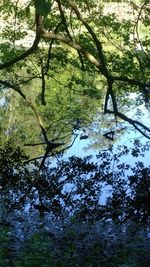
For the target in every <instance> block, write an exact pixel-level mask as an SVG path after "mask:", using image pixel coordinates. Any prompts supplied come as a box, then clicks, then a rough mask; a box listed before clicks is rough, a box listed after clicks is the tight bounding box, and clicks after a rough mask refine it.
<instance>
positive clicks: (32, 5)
mask: <svg viewBox="0 0 150 267" xmlns="http://www.w3.org/2000/svg"><path fill="white" fill-rule="evenodd" d="M0 12H1V18H2V22H1V40H0V55H1V63H0V70H1V76H0V78H1V79H0V85H1V92H2V95H3V103H5V106H6V109H7V115H6V112H5V115H6V117H7V118H8V119H6V117H5V119H4V121H5V125H4V126H3V131H4V133H6V132H7V131H8V132H9V134H7V135H8V136H9V137H10V133H12V132H15V130H14V128H15V127H17V126H14V125H13V126H12V127H8V125H9V123H10V121H11V118H10V116H9V115H8V108H7V107H8V104H7V103H8V102H9V101H11V102H12V104H11V108H10V109H11V110H14V109H15V110H14V112H15V111H16V110H17V113H18V112H19V114H23V117H22V122H23V123H22V126H21V134H20V136H22V140H21V142H24V141H25V142H27V143H39V142H41V141H42V142H45V143H46V144H48V142H49V141H50V140H53V139H58V136H59V137H60V132H62V128H64V127H66V126H64V125H65V124H66V125H67V128H68V132H69V131H70V132H71V133H72V130H73V129H74V128H75V125H77V124H78V122H79V121H80V122H83V121H87V123H90V120H92V119H93V117H92V114H94V113H95V112H96V109H94V107H95V108H96V107H97V106H98V105H99V106H100V107H102V106H103V112H104V114H109V115H110V116H114V118H115V120H116V123H117V121H122V120H123V121H127V122H128V123H129V124H131V125H132V126H133V127H134V128H135V129H136V130H137V131H139V132H140V133H141V134H142V135H144V136H145V137H147V138H148V139H149V138H150V129H149V127H148V125H145V124H144V123H143V122H141V121H138V120H136V119H134V118H132V117H129V116H128V115H127V114H126V107H127V105H129V104H130V102H131V101H130V93H131V92H136V93H137V94H138V96H139V97H138V99H139V102H140V103H144V104H145V106H146V108H148V109H149V90H150V83H149V78H148V76H149V48H148V43H149V38H150V37H149V30H148V29H149V5H148V1H144V2H141V3H140V2H138V3H136V1H127V2H125V3H122V2H121V1H119V2H118V3H112V2H108V1H105V2H104V1H99V2H98V3H97V1H71V0H66V1H47V0H40V1H36V0H35V1H1V6H0ZM8 89H9V90H8ZM76 92H78V93H79V94H80V97H79V98H78V97H77V95H76ZM17 94H19V95H20V96H19V97H20V98H19V100H18V101H19V102H16V101H13V97H15V99H16V95H17ZM21 98H22V100H21ZM92 99H93V102H91V100H92ZM94 100H95V101H94ZM7 101H8V102H7ZM11 102H10V103H11ZM14 102H15V103H17V107H15V108H13V107H14V105H15V104H14ZM57 104H59V105H57ZM90 104H91V106H90ZM20 107H24V108H23V110H22V109H21V108H20ZM27 107H29V108H28V109H27ZM70 107H71V108H70ZM29 109H30V111H29ZM54 110H55V113H54ZM88 110H90V111H88ZM91 110H92V114H91ZM3 112H4V111H3ZM84 112H85V113H84ZM87 112H88V113H89V114H90V115H91V118H90V116H86V114H87ZM14 117H15V116H14ZM69 118H72V119H69ZM17 120H18V119H16V121H15V123H14V124H15V125H18V128H19V125H20V124H21V122H19V121H17ZM6 121H7V123H6ZM26 121H27V123H26ZM60 121H61V122H63V123H60ZM56 122H58V123H56ZM64 123H65V124H64ZM56 125H57V127H56ZM13 127H14V128H13ZM28 127H29V129H30V131H31V132H32V134H31V133H30V134H29V132H27V133H26V129H28ZM32 128H33V130H32ZM56 128H57V131H56ZM34 129H37V130H34ZM16 131H18V129H17V130H16ZM27 136H28V138H27ZM31 136H32V137H31ZM33 136H34V137H33ZM61 137H62V136H61ZM14 138H16V137H14ZM35 139H36V142H35ZM67 142H68V141H67Z"/></svg>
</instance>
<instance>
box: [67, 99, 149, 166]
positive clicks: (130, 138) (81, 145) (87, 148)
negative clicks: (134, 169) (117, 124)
mask: <svg viewBox="0 0 150 267" xmlns="http://www.w3.org/2000/svg"><path fill="white" fill-rule="evenodd" d="M134 96H135V94H131V99H132V98H134ZM141 113H142V114H141ZM126 115H127V116H129V117H130V118H132V119H135V120H138V121H140V122H142V123H143V124H145V125H146V126H147V127H150V114H149V112H148V110H147V109H146V108H145V106H144V104H142V105H139V106H138V107H137V108H134V109H132V110H130V111H129V112H127V113H126ZM141 118H142V119H141ZM124 125H125V126H126V127H128V128H127V131H126V132H125V133H123V134H122V135H121V138H118V140H117V141H116V142H115V143H114V144H113V142H111V141H109V140H108V142H107V147H106V144H105V147H104V148H101V149H96V148H93V147H92V146H91V142H93V141H92V140H90V137H89V138H87V139H85V140H80V136H78V137H77V139H76V141H75V142H74V145H73V146H72V147H71V148H70V149H68V150H67V151H66V153H65V155H64V158H65V159H67V158H68V157H71V156H73V155H75V156H78V157H85V156H88V155H92V156H93V158H95V155H96V154H98V152H99V151H101V152H102V151H103V149H104V150H106V149H107V148H108V147H109V145H111V144H113V147H114V152H115V151H116V150H117V146H118V145H119V146H120V145H122V146H123V145H126V146H127V147H128V148H132V147H133V142H134V140H135V139H138V140H140V142H141V143H142V144H143V145H144V144H146V142H148V145H149V146H150V141H149V139H147V138H146V137H144V136H142V135H141V134H140V133H139V132H138V131H137V130H135V129H134V127H133V126H132V125H130V124H129V123H127V122H125V123H124ZM103 138H104V137H103ZM103 138H102V140H103ZM149 153H150V152H149V151H145V153H144V157H142V156H138V158H136V157H133V156H132V155H130V154H128V155H125V156H122V157H121V161H123V162H126V163H130V164H131V165H134V163H135V162H136V161H142V162H144V163H145V165H149V163H150V161H149Z"/></svg>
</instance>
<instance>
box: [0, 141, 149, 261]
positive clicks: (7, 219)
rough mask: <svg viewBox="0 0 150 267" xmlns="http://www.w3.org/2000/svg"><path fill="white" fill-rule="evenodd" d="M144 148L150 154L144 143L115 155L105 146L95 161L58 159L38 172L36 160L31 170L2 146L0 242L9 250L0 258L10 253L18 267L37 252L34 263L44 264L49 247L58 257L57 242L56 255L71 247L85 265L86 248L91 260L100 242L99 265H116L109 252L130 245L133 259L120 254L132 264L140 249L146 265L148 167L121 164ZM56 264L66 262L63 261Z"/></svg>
mask: <svg viewBox="0 0 150 267" xmlns="http://www.w3.org/2000/svg"><path fill="white" fill-rule="evenodd" d="M146 150H147V151H149V146H148V144H147V145H145V147H143V146H140V142H139V141H137V142H135V145H134V148H132V149H131V150H130V149H128V148H127V147H125V146H124V147H122V148H121V147H119V148H118V151H119V152H117V153H114V152H113V149H112V148H111V147H110V149H108V150H107V151H105V152H101V153H100V154H99V155H97V162H96V163H95V162H93V161H92V157H91V156H89V157H86V158H84V159H81V158H78V157H71V158H70V159H69V160H68V161H64V160H63V159H62V158H60V160H58V162H57V164H56V166H55V167H50V166H49V167H47V166H44V167H43V169H42V172H38V174H37V169H38V168H39V167H38V166H39V163H37V162H35V164H33V165H32V168H31V167H30V166H28V165H26V164H24V162H25V161H27V160H28V159H27V157H26V156H24V155H23V154H22V152H21V150H20V149H19V148H18V149H16V150H14V149H13V148H12V147H11V146H10V144H8V145H7V146H6V147H5V149H4V150H1V151H0V152H1V159H0V173H1V176H0V187H1V216H0V228H1V230H2V231H1V236H0V239H1V240H3V248H4V247H5V245H6V246H7V247H8V248H9V249H7V251H4V252H3V254H2V256H1V258H2V259H4V258H6V259H7V260H8V255H9V254H10V257H9V260H8V262H9V261H12V262H15V261H17V259H18V260H19V261H21V262H22V265H21V266H24V265H23V264H24V263H23V261H24V257H23V256H22V255H23V254H24V255H30V257H29V259H28V261H29V264H30V265H29V266H32V263H31V262H30V260H31V259H32V258H33V260H34V261H36V257H37V256H36V253H37V254H38V253H39V254H38V255H39V256H38V261H39V260H40V259H41V257H44V261H45V260H46V259H48V261H50V258H49V257H51V256H50V255H51V254H49V253H48V252H47V253H48V254H47V255H49V256H46V254H45V252H44V251H45V249H46V251H49V246H52V247H53V246H55V253H56V254H55V255H57V257H58V255H59V243H60V244H61V246H62V251H63V252H62V253H64V251H65V248H66V249H68V248H69V244H70V246H75V247H74V249H73V251H76V249H77V251H76V253H77V254H78V255H80V254H81V261H85V262H86V259H85V253H87V250H88V247H90V251H89V254H88V255H89V256H90V257H92V253H94V255H95V253H96V251H97V250H98V251H97V253H98V254H96V255H97V257H98V259H99V256H98V255H101V252H100V250H99V249H100V244H101V246H102V247H103V250H104V251H105V255H103V256H102V255H101V259H103V260H105V262H106V264H105V266H110V265H108V263H107V262H109V264H110V260H112V259H113V260H114V253H123V255H125V254H126V252H127V251H128V249H131V247H132V246H135V247H134V248H133V249H132V255H130V253H129V254H128V253H127V255H128V256H126V257H127V258H130V260H133V261H134V262H135V261H136V262H138V261H139V259H140V260H141V257H142V255H141V254H139V253H137V249H140V246H141V245H142V251H143V253H144V255H145V261H146V263H147V262H148V260H149V257H148V252H147V246H149V245H148V244H149V243H148V242H149V238H148V233H149V230H148V225H149V219H150V204H149V203H150V202H149V200H150V168H149V167H145V166H144V164H143V163H142V162H138V161H137V162H136V164H135V166H130V164H127V163H124V162H122V161H121V157H124V156H126V157H127V156H128V154H131V155H133V157H135V158H137V159H138V157H139V156H141V155H143V156H144V153H145V151H146ZM114 161H115V169H114ZM107 185H109V187H110V188H111V190H110V194H109V196H107V198H106V200H105V202H104V201H102V202H101V198H100V196H101V195H102V193H103V190H104V189H102V188H104V187H105V186H107ZM8 232H9V235H8ZM138 239H140V244H139V241H138ZM69 240H70V241H69ZM79 240H80V242H79ZM88 240H89V241H88ZM90 240H91V241H90ZM100 240H101V242H102V241H103V242H104V243H103V242H102V243H101V242H100ZM39 242H40V247H39V245H38V244H39ZM68 242H69V243H68ZM97 242H98V243H97ZM104 244H106V245H104ZM107 244H108V246H107ZM127 244H128V245H127ZM78 246H79V247H78ZM95 246H96V247H97V250H96V251H95ZM120 246H121V247H122V249H123V250H122V249H121V247H120ZM28 248H30V249H29V250H28ZM34 248H35V251H34ZM110 248H111V253H112V254H110ZM84 249H85V251H84ZM92 251H93V252H92ZM125 251H126V252H125ZM31 252H32V253H31ZM16 253H17V254H16ZM22 253H23V254H22ZM30 253H31V254H30ZM124 253H125V254H124ZM11 255H12V257H11ZM17 255H18V256H17ZM33 255H34V256H33ZM133 255H134V257H133ZM137 255H138V256H137ZM16 256H17V258H16ZM26 257H28V256H26ZM45 257H46V258H45ZM62 259H64V260H65V259H66V258H64V257H63V256H61V260H62ZM116 260H117V259H116ZM99 261H100V259H99ZM76 262H77V259H76ZM85 262H84V263H83V264H82V266H85V265H84V264H85ZM36 264H38V263H36ZM42 264H43V262H42V263H41V266H43V265H42ZM2 266H3V265H2ZM15 266H16V265H15ZM25 266H26V265H25ZM56 266H57V265H56ZM79 266H81V265H79ZM137 266H139V265H137ZM143 266H144V265H143Z"/></svg>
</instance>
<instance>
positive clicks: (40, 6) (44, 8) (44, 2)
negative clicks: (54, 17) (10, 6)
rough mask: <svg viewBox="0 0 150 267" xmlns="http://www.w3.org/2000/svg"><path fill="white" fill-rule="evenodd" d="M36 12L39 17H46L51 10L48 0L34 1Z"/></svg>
mask: <svg viewBox="0 0 150 267" xmlns="http://www.w3.org/2000/svg"><path fill="white" fill-rule="evenodd" d="M35 9H36V12H37V13H38V14H39V15H41V16H47V15H48V13H49V12H50V10H51V1H50V0H35Z"/></svg>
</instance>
